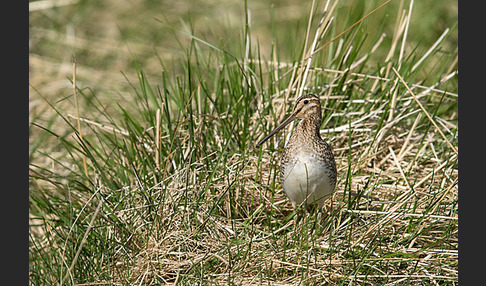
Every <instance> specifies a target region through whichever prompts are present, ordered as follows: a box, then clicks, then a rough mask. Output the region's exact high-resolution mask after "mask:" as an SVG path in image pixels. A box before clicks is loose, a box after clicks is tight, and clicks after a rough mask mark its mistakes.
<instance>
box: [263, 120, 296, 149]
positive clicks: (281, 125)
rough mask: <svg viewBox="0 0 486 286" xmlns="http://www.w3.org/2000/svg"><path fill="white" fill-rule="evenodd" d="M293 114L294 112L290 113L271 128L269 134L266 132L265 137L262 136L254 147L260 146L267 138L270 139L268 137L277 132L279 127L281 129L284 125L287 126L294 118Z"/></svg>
mask: <svg viewBox="0 0 486 286" xmlns="http://www.w3.org/2000/svg"><path fill="white" fill-rule="evenodd" d="M295 116H296V114H295V113H292V115H290V116H289V117H287V118H286V119H285V120H284V121H283V122H282V123H280V125H279V126H277V128H275V129H273V130H272V132H270V134H268V135H267V136H265V138H263V139H262V140H261V141H260V142H258V144H256V147H257V148H258V147H260V146H261V145H262V144H263V143H264V142H265V141H267V140H268V139H270V137H272V136H273V135H275V133H277V132H278V131H280V129H282V128H284V127H285V126H287V125H288V124H289V123H290V122H292V121H293V120H294V119H295Z"/></svg>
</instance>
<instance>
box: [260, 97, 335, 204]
mask: <svg viewBox="0 0 486 286" xmlns="http://www.w3.org/2000/svg"><path fill="white" fill-rule="evenodd" d="M296 119H300V121H299V122H298V123H297V125H296V126H295V128H294V131H293V133H292V135H291V137H290V139H289V141H288V143H287V145H286V146H285V148H284V150H283V152H282V156H281V161H280V181H281V185H282V188H283V190H284V192H285V194H286V195H287V197H288V198H289V200H290V201H291V203H292V207H293V208H294V210H297V208H303V209H304V210H306V211H308V212H310V211H312V210H314V209H318V210H320V209H321V208H322V206H323V204H324V202H325V201H326V199H328V198H329V197H330V195H331V194H332V193H333V192H334V190H335V188H336V177H337V170H336V161H335V159H334V154H333V151H332V147H331V146H330V145H329V144H328V143H327V142H326V141H324V140H323V139H322V138H321V135H320V132H319V131H320V126H321V124H322V114H321V103H320V100H319V97H318V96H317V95H315V94H304V95H301V96H300V97H299V98H297V100H296V102H295V106H294V108H293V111H292V113H291V114H290V116H288V117H287V118H286V119H285V120H284V121H283V122H282V123H281V124H280V125H278V126H277V127H276V128H275V129H274V130H273V131H271V132H270V133H269V134H268V135H267V136H265V137H264V138H263V139H262V140H261V141H260V142H258V143H257V145H256V147H257V148H259V147H260V146H261V145H262V144H263V143H264V142H265V141H267V140H268V139H269V138H271V137H272V136H273V135H275V134H276V133H277V132H278V131H280V130H281V129H282V128H284V127H285V126H287V125H288V124H289V123H290V122H292V121H294V120H296Z"/></svg>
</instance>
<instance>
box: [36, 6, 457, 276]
mask: <svg viewBox="0 0 486 286" xmlns="http://www.w3.org/2000/svg"><path fill="white" fill-rule="evenodd" d="M353 5H355V6H353ZM353 5H351V4H349V3H344V2H343V3H341V2H339V1H322V2H319V1H313V2H312V3H311V4H310V5H309V10H308V11H307V13H308V14H307V17H306V19H305V21H302V22H299V23H300V24H299V25H298V26H297V27H296V28H292V26H291V27H287V30H286V31H285V32H282V30H281V29H279V27H278V26H276V25H271V27H272V31H271V32H272V33H271V35H272V36H271V37H270V39H260V38H259V37H257V36H255V35H254V34H253V33H254V31H253V27H252V23H253V21H254V17H252V7H251V5H249V3H247V2H245V5H244V7H242V11H244V14H243V16H242V17H241V19H239V20H240V21H241V27H240V30H239V31H238V32H237V33H234V32H227V33H226V34H225V35H226V36H228V38H221V39H220V40H216V39H214V38H215V37H212V36H211V35H208V36H206V37H203V36H201V35H199V34H198V32H197V31H198V28H197V26H196V25H195V24H194V23H193V22H191V20H188V21H187V22H183V23H182V26H183V27H182V28H176V27H174V26H173V25H169V24H167V23H166V22H165V21H164V20H163V19H162V18H156V19H153V25H155V26H157V25H159V27H165V28H169V29H171V30H172V31H173V33H172V35H173V36H175V37H176V39H177V41H179V44H180V55H181V57H180V58H179V59H177V60H175V62H169V61H166V60H165V59H164V58H163V57H159V58H158V60H159V62H158V64H159V65H160V72H159V73H158V75H157V77H153V75H150V76H149V75H148V74H147V72H146V69H145V66H144V65H143V64H141V63H140V61H139V60H137V57H136V55H134V56H133V57H132V69H133V70H134V71H135V72H136V77H131V76H128V75H125V78H126V82H127V84H128V86H129V87H130V93H129V94H130V96H131V98H130V99H127V101H123V100H118V101H112V102H111V104H112V107H111V108H110V110H109V111H108V109H107V108H106V106H105V103H104V99H102V98H101V96H102V95H101V94H98V93H97V92H96V90H92V89H90V88H89V87H88V88H81V87H79V86H78V84H77V81H76V77H77V76H79V75H78V70H77V69H76V66H74V68H73V72H72V77H70V85H71V87H72V89H71V91H70V95H68V96H67V98H68V100H70V102H72V103H73V106H74V109H73V110H75V112H66V111H65V110H64V109H63V108H60V107H59V102H60V101H55V100H51V99H48V98H46V97H45V96H43V95H42V93H41V92H40V91H39V90H37V89H35V88H34V91H33V92H34V93H35V94H36V96H39V97H41V98H43V102H45V104H46V105H47V106H48V107H47V109H49V110H50V111H51V115H50V117H49V118H48V120H42V121H41V120H40V119H38V118H37V117H32V118H31V124H30V131H31V134H35V135H31V138H30V140H31V141H30V145H31V148H30V168H29V170H30V174H29V183H30V196H29V211H30V221H29V230H30V231H29V240H30V245H29V258H30V259H29V276H30V277H29V278H30V281H31V284H33V285H48V284H62V285H64V284H68V285H101V284H107V285H108V284H109V285H127V284H128V285H132V284H133V285H154V284H155V285H158V284H164V285H165V284H173V285H176V284H177V285H186V284H187V285H194V284H196V285H202V284H204V285H207V284H209V285H212V284H218V285H219V284H237V285H253V284H270V285H272V284H275V285H308V284H312V285H324V284H326V283H327V284H329V285H387V284H400V285H402V284H403V285H430V284H441V285H455V284H457V277H458V276H457V270H458V267H457V265H458V262H457V243H458V242H457V237H458V236H457V223H458V221H457V210H458V198H457V193H458V185H457V180H458V174H457V156H458V150H457V145H458V144H457V140H458V139H457V138H458V137H457V133H458V127H457V98H458V94H457V42H454V33H456V30H457V26H456V23H454V22H452V23H447V24H450V26H445V27H444V30H442V31H439V32H438V33H435V34H434V37H435V38H434V39H430V38H425V37H424V38H415V39H416V40H414V41H413V42H411V40H410V38H411V37H412V36H411V34H412V33H414V31H413V30H412V29H413V27H416V25H413V24H414V21H420V19H416V18H414V13H416V11H417V8H416V7H414V5H425V4H418V3H414V1H410V2H408V1H400V2H399V1H383V2H374V1H370V2H366V3H365V2H364V1H355V2H353ZM384 11H386V12H384ZM268 13H269V14H270V15H271V18H272V19H273V17H275V15H274V14H273V13H274V10H272V9H271V8H270V9H269V12H268ZM417 13H420V11H419V12H417ZM260 40H261V41H262V42H265V43H269V44H268V45H263V44H261V43H260ZM451 42H452V44H451ZM73 63H76V64H78V63H79V60H76V61H73ZM169 65H170V66H169ZM308 92H312V93H315V94H318V95H319V96H320V97H321V102H322V105H323V110H324V114H323V124H322V128H321V133H322V136H323V138H325V140H326V141H328V142H329V143H330V144H331V145H332V147H333V149H334V155H335V157H336V161H337V165H338V184H337V189H336V193H335V195H334V196H333V197H332V199H331V200H329V201H328V202H327V204H326V206H325V209H326V212H327V214H326V215H325V216H324V218H323V219H321V220H319V219H318V218H317V217H316V216H315V215H308V216H304V217H303V219H302V220H301V221H299V222H296V221H295V220H293V219H292V218H293V216H294V215H295V213H294V212H293V210H292V207H291V204H290V202H289V201H288V200H287V199H286V197H285V194H283V192H282V190H281V186H280V182H279V180H278V170H279V157H280V151H281V150H282V149H283V146H284V144H285V140H286V137H287V136H288V134H290V132H291V129H292V126H291V127H290V128H289V129H288V130H286V132H282V133H281V134H278V135H277V136H275V137H274V138H273V139H272V140H270V141H269V143H266V144H265V145H266V146H265V147H264V148H261V149H256V148H255V143H256V142H258V140H259V139H261V138H262V137H263V136H264V135H265V134H267V133H268V132H269V131H270V130H271V129H273V128H274V127H275V126H276V124H278V123H279V122H280V121H281V120H282V119H283V118H284V117H285V116H286V115H287V114H288V112H289V111H290V110H291V109H292V107H293V104H294V102H295V99H296V98H297V97H298V96H299V95H300V94H302V93H308ZM125 96H126V95H125ZM45 141H49V142H53V143H52V144H54V146H55V148H52V149H45V144H43V142H45ZM46 150H49V151H46ZM45 162H48V163H45Z"/></svg>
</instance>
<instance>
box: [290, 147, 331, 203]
mask: <svg viewBox="0 0 486 286" xmlns="http://www.w3.org/2000/svg"><path fill="white" fill-rule="evenodd" d="M282 175H283V177H282V184H283V189H284V191H285V194H286V195H287V196H288V197H289V199H290V201H291V202H292V205H293V206H294V208H295V207H296V206H299V205H300V204H302V202H304V201H306V202H305V205H310V204H314V203H315V204H317V206H318V207H321V206H322V205H323V204H324V201H325V200H326V199H327V198H328V197H329V194H331V193H332V191H333V190H332V188H331V184H330V182H329V176H328V175H327V172H326V167H325V164H324V163H323V162H322V161H320V160H317V159H316V158H315V157H311V156H308V155H304V156H299V157H298V159H297V160H296V161H295V163H290V165H289V166H286V167H285V168H284V172H283V174H282Z"/></svg>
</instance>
